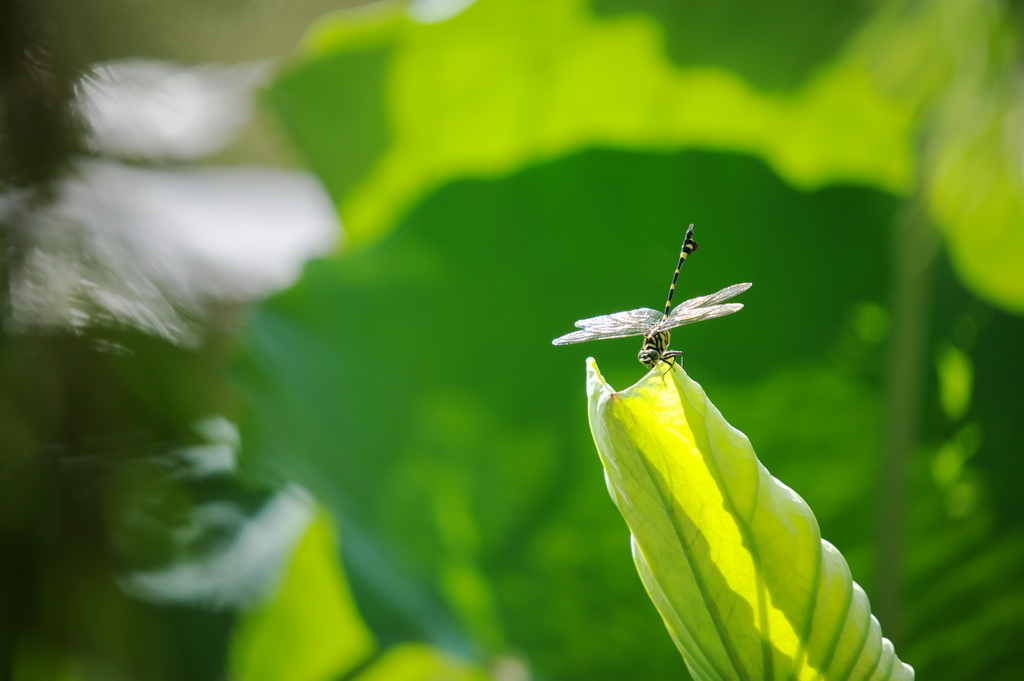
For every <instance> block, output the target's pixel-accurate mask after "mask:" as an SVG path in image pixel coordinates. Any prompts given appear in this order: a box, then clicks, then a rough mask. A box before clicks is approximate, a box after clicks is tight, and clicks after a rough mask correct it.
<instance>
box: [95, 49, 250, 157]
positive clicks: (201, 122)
mask: <svg viewBox="0 0 1024 681" xmlns="http://www.w3.org/2000/svg"><path fill="white" fill-rule="evenodd" d="M269 73H270V64H269V63H268V62H259V63H249V64H239V65H236V66H197V67H186V66H182V65H178V64H171V63H168V62H159V61H148V60H143V59H126V60H122V61H114V62H107V63H104V64H100V65H97V66H95V67H93V69H92V71H91V72H90V73H89V74H88V75H87V76H85V77H84V78H83V79H82V80H81V81H80V82H79V85H78V98H79V111H80V113H81V115H82V118H83V119H84V120H85V122H86V124H87V128H88V130H89V133H90V134H89V142H90V145H91V147H92V149H93V150H94V151H98V152H100V153H104V154H111V155H114V156H120V157H123V158H161V159H174V160H194V159H199V158H202V157H204V156H208V155H210V154H212V153H214V152H217V151H219V150H221V149H223V148H224V147H225V146H227V145H228V144H229V143H230V142H231V141H232V140H233V139H234V138H235V136H236V135H237V134H238V132H239V130H240V129H241V128H242V126H244V125H245V124H246V123H248V121H249V120H250V118H251V117H252V92H253V90H254V88H256V87H257V86H259V85H261V84H263V83H264V82H265V81H266V80H267V77H268V75H269Z"/></svg>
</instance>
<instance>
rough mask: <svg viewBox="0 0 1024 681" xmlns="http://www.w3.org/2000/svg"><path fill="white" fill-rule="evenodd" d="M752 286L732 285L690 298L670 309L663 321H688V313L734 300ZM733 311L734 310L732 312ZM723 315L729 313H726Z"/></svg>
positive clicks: (748, 284) (747, 284)
mask: <svg viewBox="0 0 1024 681" xmlns="http://www.w3.org/2000/svg"><path fill="white" fill-rule="evenodd" d="M752 285H753V284H750V283H745V284H733V285H732V286H726V287H725V288H723V289H722V290H721V291H715V292H714V293H711V294H709V295H706V296H700V297H698V298H690V299H689V300H684V301H683V302H681V303H679V304H678V305H676V306H675V308H673V309H672V311H671V312H670V313H669V315H668V319H666V320H665V321H666V322H671V321H672V320H674V319H676V318H684V319H688V318H689V315H690V313H691V312H692V311H693V310H695V309H697V308H701V307H707V306H708V305H714V304H716V303H721V302H723V301H726V300H729V299H730V298H735V297H736V296H738V295H739V294H741V293H743V292H744V291H746V290H747V289H748V288H750V287H751V286H752ZM741 307H742V306H741ZM737 309H739V308H737ZM735 311H736V310H733V312H735ZM725 314H729V313H728V312H726V313H725Z"/></svg>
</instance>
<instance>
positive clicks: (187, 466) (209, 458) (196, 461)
mask: <svg viewBox="0 0 1024 681" xmlns="http://www.w3.org/2000/svg"><path fill="white" fill-rule="evenodd" d="M192 428H193V430H195V431H196V434H197V435H199V436H200V437H201V438H202V439H203V441H204V444H201V445H193V446H192V447H179V448H178V449H175V450H174V455H175V456H176V457H177V458H178V459H179V460H180V462H181V463H182V464H183V465H184V468H183V470H182V471H181V473H180V475H179V477H184V478H188V479H193V480H194V479H197V478H206V477H212V476H216V475H229V474H231V473H234V472H235V469H236V467H237V464H238V450H239V448H240V447H241V444H242V442H241V435H240V433H239V432H238V426H236V425H235V424H234V423H232V422H231V421H229V420H228V419H226V418H224V417H223V416H208V417H207V418H205V419H202V420H200V421H198V422H196V423H194V424H193V425H192Z"/></svg>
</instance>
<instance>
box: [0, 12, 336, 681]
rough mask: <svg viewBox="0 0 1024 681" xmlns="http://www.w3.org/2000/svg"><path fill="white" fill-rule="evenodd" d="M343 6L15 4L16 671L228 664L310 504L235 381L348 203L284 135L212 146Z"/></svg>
mask: <svg viewBox="0 0 1024 681" xmlns="http://www.w3.org/2000/svg"><path fill="white" fill-rule="evenodd" d="M285 4H286V3H285ZM303 10H305V11H303ZM320 11H322V8H313V7H311V6H309V5H308V4H307V5H306V6H305V7H285V6H284V4H282V3H278V4H274V3H235V2H232V3H214V4H210V3H198V2H177V3H157V2H143V3H137V2H118V1H110V2H106V1H102V2H101V1H92V0H90V1H88V2H50V1H43V2H38V1H35V0H3V2H0V679H56V678H68V674H70V673H72V672H70V671H68V670H69V669H72V668H74V669H77V670H78V671H77V672H74V673H75V674H79V675H81V676H75V678H100V679H217V678H223V674H224V668H225V665H226V662H225V655H226V650H227V642H228V634H229V631H230V624H231V622H232V613H233V612H234V611H235V609H236V608H237V607H238V606H239V605H240V604H242V603H245V602H248V601H250V600H251V599H252V598H253V597H254V596H255V595H258V594H259V593H261V592H262V590H263V589H264V588H265V585H266V584H267V583H268V580H269V579H270V578H271V577H272V576H273V575H274V574H275V573H276V571H278V570H279V569H280V565H281V561H282V560H283V558H284V557H285V556H286V555H287V551H286V550H285V548H286V547H287V546H288V545H290V544H289V542H291V541H293V540H294V536H295V533H296V531H297V529H296V528H300V527H301V526H302V523H303V521H302V518H307V517H308V503H307V502H305V501H304V500H303V499H302V497H301V495H299V496H296V495H295V494H294V493H288V492H285V493H282V492H281V490H280V489H279V488H278V487H277V485H276V483H269V482H266V481H259V480H243V479H242V478H241V477H240V476H239V475H238V472H237V467H236V461H235V459H236V455H237V452H238V446H239V443H238V431H237V428H236V426H235V425H234V423H233V421H234V419H235V418H236V417H237V413H238V399H237V397H236V395H235V394H234V393H233V391H232V390H231V389H230V388H229V386H228V383H227V380H226V372H227V366H228V361H229V359H230V357H231V356H232V352H233V344H234V340H233V338H234V336H235V335H236V334H237V329H238V326H239V323H240V320H241V316H240V315H241V312H242V310H243V309H244V306H245V305H246V304H247V303H248V302H250V301H252V300H254V299H255V298H258V297H259V296H262V295H265V294H266V293H267V292H269V291H271V290H274V289H275V288H278V287H280V286H284V285H286V284H287V283H288V281H290V280H291V279H293V278H294V277H295V276H296V274H297V272H298V268H299V267H301V264H302V262H304V260H305V259H306V258H307V257H309V255H311V254H313V253H316V252H323V251H325V250H327V249H329V248H330V247H331V245H332V244H333V243H334V241H335V239H336V230H337V225H336V221H335V218H334V217H333V210H332V208H331V206H330V203H329V201H328V200H327V199H326V197H324V196H323V195H322V193H321V192H320V190H319V189H318V187H317V184H316V183H315V181H313V180H312V179H310V178H308V177H306V176H304V175H301V174H299V173H295V172H292V171H286V170H281V169H273V168H270V167H264V166H261V165H256V164H257V163H260V162H266V161H267V160H268V159H269V158H270V157H272V156H274V154H275V153H276V152H273V151H271V152H269V153H264V152H261V151H260V150H259V149H258V148H257V149H256V151H252V148H253V147H252V145H250V147H249V151H243V152H242V153H241V156H239V157H236V158H230V153H229V154H228V156H229V158H228V161H229V162H233V164H232V165H230V166H226V165H218V164H217V163H216V162H214V163H210V161H209V160H206V159H208V158H209V157H210V156H211V155H212V154H215V153H217V152H218V151H221V150H224V149H227V148H229V147H231V145H232V144H234V140H235V139H236V138H237V137H238V135H239V134H240V131H241V129H242V128H243V127H245V126H249V125H251V119H252V106H251V104H250V100H251V99H252V96H253V95H252V92H253V89H254V88H255V87H256V86H258V85H259V83H261V82H263V81H264V80H265V77H266V73H267V71H268V68H267V64H266V62H265V61H264V62H256V61H253V60H255V59H262V60H266V59H268V58H273V57H278V56H280V55H281V54H283V53H285V52H287V51H288V50H289V49H290V48H291V46H292V45H293V44H294V42H295V40H296V39H297V36H298V33H299V32H300V31H301V30H302V28H303V26H304V25H305V24H306V23H308V21H310V20H311V17H312V16H315V15H316V13H318V12H320ZM268 12H269V13H276V14H278V15H279V16H281V17H289V20H290V22H291V25H292V26H293V28H292V30H291V31H287V30H285V26H286V25H287V24H288V23H289V22H278V23H276V25H274V26H273V30H270V26H269V25H268V24H267V23H265V21H264V20H265V19H266V18H267V17H266V16H262V17H260V16H254V15H259V14H260V13H264V14H266V13H268ZM254 18H256V19H259V20H258V21H253V19H254ZM247 21H248V22H250V23H252V24H254V25H261V26H267V27H268V30H267V32H266V34H265V35H264V36H263V39H262V40H261V39H260V38H259V37H258V36H255V35H252V34H249V35H245V34H241V35H240V34H238V33H232V32H231V27H232V25H233V24H237V23H243V24H244V23H245V22H247ZM270 36H273V38H274V39H273V40H272V41H271V40H267V38H269V37H270ZM250 40H251V41H252V43H251V44H250V43H249V42H248V41H250ZM244 45H249V47H248V48H247V49H243V46H244ZM126 57H130V60H128V61H124V60H125V58H126ZM168 60H174V61H168ZM207 60H227V61H228V62H229V63H231V64H241V65H240V66H236V67H233V68H228V67H224V66H218V65H216V64H214V65H210V66H197V67H191V66H188V64H189V63H199V62H205V61H207ZM246 60H248V61H247V62H246ZM246 64H248V65H246ZM241 163H244V165H241ZM200 164H202V165H200ZM278 165H281V164H280V163H278ZM261 196H263V197H267V198H265V199H262V200H261V198H260V197H261ZM239 206H247V207H246V208H239ZM285 217H287V218H288V219H289V220H290V222H291V224H290V225H289V226H288V228H285V227H284V221H283V218H285ZM288 518H292V520H291V521H289V520H288ZM268 519H269V520H270V522H269V523H268ZM282 522H284V525H282V524H281V523H282ZM261 523H262V524H261ZM275 523H276V525H275ZM289 523H291V524H290V525H289ZM247 533H248V534H247ZM253 535H258V536H259V537H260V539H259V541H255V542H254V541H253V540H252V539H251V536H253ZM247 536H248V537H250V538H249V539H246V537H247ZM246 542H248V543H246ZM71 660H74V661H75V662H74V664H73V665H72V666H69V665H71V662H70V661H71Z"/></svg>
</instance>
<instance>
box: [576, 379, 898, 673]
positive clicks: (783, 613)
mask: <svg viewBox="0 0 1024 681" xmlns="http://www.w3.org/2000/svg"><path fill="white" fill-rule="evenodd" d="M587 387H588V394H589V397H590V424H591V430H592V433H593V436H594V440H595V442H596V443H597V448H598V452H599V454H600V456H601V461H602V463H603V465H604V469H605V474H606V479H607V483H608V489H609V492H610V493H611V496H612V498H613V499H614V500H615V503H616V505H618V507H619V510H620V511H621V512H622V515H623V517H624V518H625V520H626V523H627V525H629V528H630V531H631V532H632V541H633V554H634V560H635V562H636V565H637V569H638V571H639V572H640V576H641V578H642V580H643V582H644V585H645V586H646V587H647V591H648V593H649V594H650V596H651V599H652V600H653V601H654V603H655V605H656V606H657V607H658V610H659V611H660V612H661V615H662V618H663V619H664V621H665V624H666V626H667V627H668V629H669V632H670V633H671V635H672V637H673V639H674V640H675V642H676V645H677V646H678V647H679V650H680V651H681V652H682V654H683V658H684V659H685V660H686V663H687V666H688V667H689V669H690V672H691V674H693V676H694V677H695V678H697V679H851V680H852V679H912V678H913V676H914V671H913V669H912V668H911V667H909V666H908V665H906V664H904V663H902V662H900V661H899V660H898V659H897V658H896V655H895V652H894V650H893V646H892V644H891V643H890V642H889V641H888V640H887V639H884V638H882V635H881V629H880V627H879V624H878V621H877V620H876V619H875V618H874V617H873V616H872V615H871V611H870V606H869V604H868V599H867V596H866V595H865V594H864V592H863V590H861V588H860V587H859V586H858V585H857V584H856V583H854V582H853V580H852V579H851V577H850V572H849V568H848V567H847V565H846V561H845V560H844V559H843V557H842V555H841V554H840V553H839V552H838V551H837V550H836V549H835V548H834V547H832V545H830V544H829V543H828V542H825V541H824V540H822V539H821V536H820V534H819V532H818V523H817V521H816V520H815V518H814V515H813V514H812V513H811V510H810V508H808V506H807V504H805V503H804V501H803V500H802V499H801V498H800V497H799V496H797V494H796V493H795V492H793V491H792V490H791V489H789V488H788V487H786V486H785V485H784V484H782V483H781V482H779V481H778V480H776V479H775V478H773V477H772V476H771V474H769V473H768V471H767V470H766V469H765V468H764V466H762V465H761V463H760V462H759V461H758V460H757V457H756V456H755V454H754V451H753V448H752V447H751V445H750V441H749V440H747V437H746V436H745V435H743V433H741V432H739V431H738V430H736V429H735V428H733V427H732V426H730V425H729V423H728V422H726V420H725V419H724V418H723V416H722V414H721V413H720V412H719V411H718V410H717V409H716V408H715V406H714V405H713V404H711V402H710V401H709V400H708V398H707V396H706V395H705V393H704V390H703V388H701V387H700V385H698V384H697V383H695V382H694V381H693V380H691V379H690V378H689V376H687V374H686V372H685V371H683V370H682V369H681V368H679V367H678V366H674V367H673V368H672V369H671V370H669V371H668V372H666V371H665V369H663V368H660V367H659V368H656V369H654V370H653V371H651V372H649V373H648V374H647V375H646V376H645V377H644V378H643V379H642V380H641V381H640V382H639V383H637V384H636V385H635V386H633V387H632V388H630V389H628V390H625V391H623V392H621V393H619V392H615V391H614V390H613V389H612V388H611V387H610V386H609V385H608V384H607V383H606V382H605V381H604V379H603V377H602V376H601V374H600V373H599V371H598V369H597V365H596V363H595V362H594V360H593V359H591V360H589V361H588V373H587Z"/></svg>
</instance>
